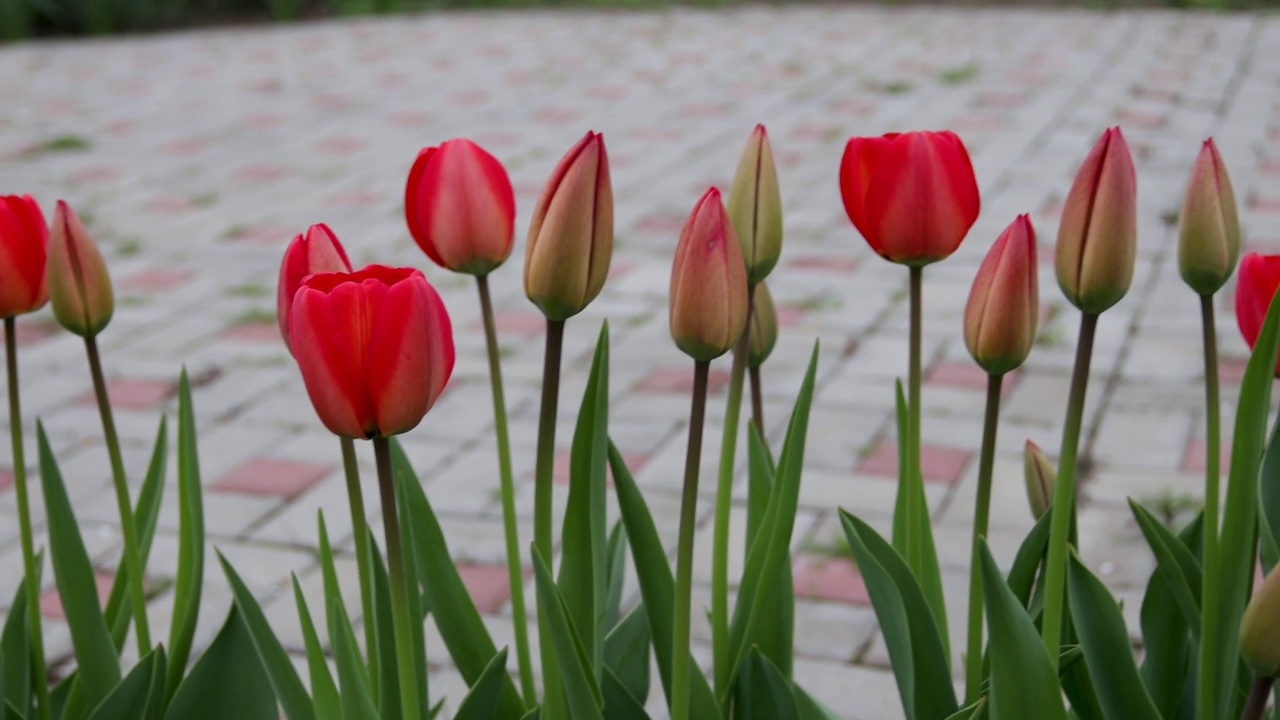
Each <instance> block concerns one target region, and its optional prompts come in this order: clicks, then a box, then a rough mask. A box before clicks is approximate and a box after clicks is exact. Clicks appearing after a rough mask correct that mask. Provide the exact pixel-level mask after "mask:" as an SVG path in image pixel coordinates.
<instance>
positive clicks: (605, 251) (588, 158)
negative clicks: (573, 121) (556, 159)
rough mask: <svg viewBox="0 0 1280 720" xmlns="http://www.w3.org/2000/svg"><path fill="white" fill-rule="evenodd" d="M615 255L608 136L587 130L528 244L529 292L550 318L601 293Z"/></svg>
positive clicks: (546, 193)
mask: <svg viewBox="0 0 1280 720" xmlns="http://www.w3.org/2000/svg"><path fill="white" fill-rule="evenodd" d="M612 255H613V186H612V185H611V183H610V180H609V158H608V155H607V154H606V153H605V148H604V136H603V135H601V134H599V133H595V132H588V133H587V134H586V135H584V136H583V137H582V139H581V140H579V141H578V142H577V144H575V145H574V146H573V147H572V148H570V149H569V152H568V153H566V154H565V156H564V157H563V158H561V159H560V163H559V164H558V165H556V168H555V170H554V171H552V173H551V179H549V180H548V181H547V185H546V187H545V188H544V189H543V190H542V197H541V198H539V199H538V204H537V206H536V207H535V208H534V209H533V220H531V221H530V223H529V239H528V242H527V243H526V244H525V255H524V292H525V294H526V295H528V296H529V299H530V300H532V301H533V304H534V305H537V306H538V309H539V310H541V311H542V314H543V315H546V316H547V319H549V320H567V319H568V318H570V317H573V316H574V315H577V314H578V313H580V312H582V310H583V308H585V307H586V306H587V305H588V304H590V302H591V301H592V300H594V299H595V298H596V296H597V295H599V294H600V289H601V288H603V287H604V281H605V278H606V277H607V276H608V274H609V259H610V257H611V256H612Z"/></svg>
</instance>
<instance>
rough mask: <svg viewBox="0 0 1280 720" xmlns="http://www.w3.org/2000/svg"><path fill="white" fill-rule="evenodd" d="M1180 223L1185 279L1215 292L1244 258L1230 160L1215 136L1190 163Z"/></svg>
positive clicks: (1180, 254)
mask: <svg viewBox="0 0 1280 720" xmlns="http://www.w3.org/2000/svg"><path fill="white" fill-rule="evenodd" d="M1178 225H1179V230H1180V231H1179V233H1178V271H1179V272H1180V273H1182V280H1183V282H1185V283H1186V284H1187V285H1189V286H1191V289H1192V290H1195V291H1196V292H1198V293H1200V294H1201V295H1212V294H1214V293H1216V292H1217V291H1218V290H1219V289H1220V288H1221V287H1222V286H1223V285H1225V284H1226V282H1227V279H1228V278H1230V277H1231V273H1233V272H1235V269H1236V261H1237V260H1239V259H1240V217H1239V215H1238V214H1237V212H1236V196H1235V193H1234V192H1232V190H1231V178H1230V177H1228V176H1227V166H1226V165H1224V164H1223V163H1222V156H1221V155H1219V154H1218V147H1217V146H1216V145H1214V144H1213V138H1209V139H1208V140H1205V141H1204V145H1203V146H1201V148H1200V155H1199V156H1197V157H1196V163H1195V165H1193V166H1192V168H1191V179H1190V180H1189V181H1188V182H1187V194H1186V196H1185V197H1183V199H1182V214H1181V216H1180V217H1179V220H1178Z"/></svg>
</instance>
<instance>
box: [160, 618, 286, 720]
mask: <svg viewBox="0 0 1280 720" xmlns="http://www.w3.org/2000/svg"><path fill="white" fill-rule="evenodd" d="M172 675H173V673H172V671H170V676H171V677H172ZM179 676H181V672H179ZM227 718H235V719H236V720H277V718H279V714H278V713H277V710H276V696H275V693H274V692H273V691H272V690H271V683H270V682H269V681H268V680H267V674H266V672H265V671H264V670H263V668H262V663H261V662H259V661H258V651H257V650H255V649H254V647H253V639H252V638H250V637H249V631H248V630H246V629H245V626H244V623H243V622H241V620H240V614H239V611H238V610H236V607H235V605H232V606H231V611H230V612H229V613H227V620H226V622H225V623H223V625H222V629H221V630H219V631H218V635H217V637H215V638H214V639H213V643H212V644H210V645H209V648H208V649H207V650H205V651H204V654H203V655H201V656H200V659H199V660H197V661H196V664H195V666H194V667H192V668H191V674H189V675H187V676H186V678H185V679H183V681H182V683H181V684H180V685H179V686H178V691H177V692H176V693H174V695H173V700H172V702H170V703H169V709H168V711H167V712H166V713H165V720H227Z"/></svg>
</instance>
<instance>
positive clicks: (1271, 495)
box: [1259, 422, 1280, 573]
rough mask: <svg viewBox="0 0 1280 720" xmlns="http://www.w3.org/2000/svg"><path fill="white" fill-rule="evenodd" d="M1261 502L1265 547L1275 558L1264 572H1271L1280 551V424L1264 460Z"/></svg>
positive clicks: (1266, 566) (1276, 427)
mask: <svg viewBox="0 0 1280 720" xmlns="http://www.w3.org/2000/svg"><path fill="white" fill-rule="evenodd" d="M1259 484H1260V485H1261V488H1260V489H1261V493H1262V497H1261V502H1262V518H1261V521H1262V525H1263V535H1262V544H1263V547H1265V548H1268V550H1269V554H1272V555H1273V557H1270V558H1267V560H1269V561H1270V562H1265V563H1264V565H1263V568H1262V570H1263V572H1264V573H1269V572H1271V568H1272V566H1274V565H1275V564H1276V558H1275V557H1274V552H1275V551H1276V550H1277V549H1280V422H1278V423H1276V424H1275V427H1273V428H1272V430H1271V440H1270V442H1268V443H1267V453H1266V455H1265V456H1264V457H1263V459H1262V477H1261V479H1260V483H1259Z"/></svg>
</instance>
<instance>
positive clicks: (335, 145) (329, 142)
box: [316, 135, 368, 155]
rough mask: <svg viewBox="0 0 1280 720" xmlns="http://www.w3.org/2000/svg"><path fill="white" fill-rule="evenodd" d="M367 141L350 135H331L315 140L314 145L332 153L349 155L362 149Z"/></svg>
mask: <svg viewBox="0 0 1280 720" xmlns="http://www.w3.org/2000/svg"><path fill="white" fill-rule="evenodd" d="M367 144H368V143H367V142H366V141H365V140H364V139H363V138H358V137H355V136H352V135H333V136H330V137H326V138H321V139H320V140H318V141H316V147H318V148H320V150H322V151H324V152H327V153H332V154H334V155H350V154H351V153H354V152H358V151H360V150H363V149H364V147H365V146H366V145H367Z"/></svg>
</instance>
